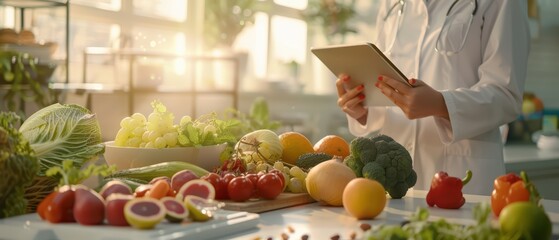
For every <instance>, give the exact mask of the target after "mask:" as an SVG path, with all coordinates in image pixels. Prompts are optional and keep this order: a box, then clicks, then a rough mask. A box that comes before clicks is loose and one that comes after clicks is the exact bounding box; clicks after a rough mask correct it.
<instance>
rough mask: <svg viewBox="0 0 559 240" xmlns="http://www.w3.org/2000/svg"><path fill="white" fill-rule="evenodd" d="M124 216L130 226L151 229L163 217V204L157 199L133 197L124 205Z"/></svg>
mask: <svg viewBox="0 0 559 240" xmlns="http://www.w3.org/2000/svg"><path fill="white" fill-rule="evenodd" d="M124 217H125V218H126V221H127V222H128V223H129V224H130V225H131V226H132V227H135V228H138V229H151V228H154V227H155V225H157V224H158V223H159V222H161V220H163V218H165V206H163V203H161V201H159V200H158V199H153V198H135V199H132V200H130V201H128V202H127V203H126V205H124Z"/></svg>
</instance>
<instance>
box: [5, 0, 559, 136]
mask: <svg viewBox="0 0 559 240" xmlns="http://www.w3.org/2000/svg"><path fill="white" fill-rule="evenodd" d="M527 1H528V5H529V9H528V13H529V16H530V28H531V33H532V47H531V55H530V59H529V67H528V79H527V81H526V86H525V87H526V91H527V92H528V95H529V96H528V97H527V99H529V100H530V101H529V102H526V104H525V107H524V114H523V115H522V116H519V119H518V120H517V121H515V122H513V123H511V124H509V128H508V134H507V135H506V136H505V137H506V139H507V140H508V141H507V142H508V143H513V142H526V141H531V140H530V139H531V137H532V134H533V133H534V132H536V131H538V130H542V128H544V127H546V128H549V129H550V130H553V131H555V130H556V128H557V115H558V114H559V113H558V110H557V109H559V101H557V94H556V93H555V91H557V89H559V82H558V81H557V80H556V79H557V76H559V68H557V62H558V60H559V18H557V16H558V15H559V2H558V1H556V0H527ZM379 2H380V1H379V0H372V1H369V0H367V1H365V0H359V1H357V0H236V1H232V0H231V1H222V0H188V1H187V0H71V1H68V0H0V28H1V29H2V31H1V32H0V51H1V52H3V55H2V56H4V57H8V59H14V58H13V56H12V55H9V56H8V54H7V53H10V54H14V53H20V55H18V56H19V58H18V59H21V61H22V62H23V63H25V64H24V65H29V62H32V65H33V66H35V68H36V69H35V70H36V71H35V72H36V73H35V74H36V75H37V76H32V77H31V78H29V79H27V78H25V76H26V75H24V74H23V75H21V76H23V77H21V78H22V80H21V83H20V85H21V86H22V87H17V88H15V87H13V86H14V85H13V83H8V82H6V81H5V80H4V82H2V81H0V85H2V88H0V96H2V102H3V103H8V100H7V99H6V98H4V97H5V96H6V95H8V96H10V97H12V100H11V101H12V102H13V104H12V106H11V108H15V109H18V110H21V111H22V112H24V113H27V114H29V113H32V112H34V111H35V110H36V109H38V108H40V107H41V106H42V105H45V104H47V103H49V102H51V101H54V100H57V101H61V102H68V103H78V104H81V105H84V106H86V107H88V108H90V109H91V110H92V111H93V112H95V113H96V114H97V116H98V118H99V121H100V124H101V129H102V130H103V133H102V134H103V138H104V139H105V140H111V139H113V138H114V136H115V135H116V132H117V131H118V128H119V125H118V124H119V120H120V119H122V118H123V117H125V116H129V115H130V114H132V113H134V112H141V113H144V114H146V113H149V112H150V111H151V106H150V105H149V103H150V102H151V101H152V100H153V99H160V100H161V101H162V102H163V103H165V104H166V105H167V106H168V107H169V108H170V110H171V111H172V112H174V113H175V114H176V115H177V116H182V115H193V116H199V115H201V114H203V113H207V112H212V111H218V112H219V111H223V110H224V109H227V108H236V109H239V110H241V111H248V108H249V107H250V104H251V103H252V102H253V101H254V99H256V98H257V97H265V98H266V100H267V102H268V104H269V108H270V111H271V113H272V117H273V118H274V119H276V120H279V121H280V122H282V126H283V130H285V131H287V130H296V131H299V132H302V133H304V134H305V135H307V136H308V137H309V139H311V140H312V141H316V140H318V139H320V138H322V137H323V136H325V135H328V134H337V135H340V136H346V137H347V138H348V139H350V138H351V136H350V135H349V133H348V131H347V126H346V119H345V116H344V115H343V114H342V113H341V111H340V110H339V109H338V108H337V106H336V94H335V88H334V80H335V77H334V76H333V75H332V74H331V73H330V72H329V71H328V70H327V69H325V67H323V65H322V64H321V63H320V62H319V61H318V60H317V59H316V58H315V57H314V56H312V55H311V54H310V51H309V48H310V47H312V46H323V45H327V44H337V43H349V42H359V41H374V36H375V34H376V22H375V19H376V11H377V8H378V4H379ZM14 34H15V35H14ZM21 53H25V54H21ZM4 59H6V58H4ZM2 61H4V60H0V62H2ZM22 66H23V65H22ZM2 71H4V73H6V72H7V70H6V69H3V70H2ZM21 71H22V72H25V71H26V69H25V68H23V69H22V70H21ZM0 75H2V76H3V77H7V78H8V79H9V78H10V76H8V75H9V74H8V75H6V74H0ZM17 76H20V75H18V74H15V75H14V76H12V78H14V77H16V78H17ZM37 79H38V80H39V82H38V85H34V84H33V83H30V82H32V81H31V80H37ZM0 80H2V79H0ZM33 86H35V87H33ZM20 88H22V89H24V90H21V91H19V90H18V91H17V92H15V93H14V92H13V91H14V89H20ZM25 89H27V90H25ZM10 91H12V93H10ZM12 95H16V96H15V97H14V96H12ZM17 95H23V96H24V97H22V98H19V97H17ZM37 96H39V97H37ZM37 99H39V100H37ZM534 99H536V102H535V103H534V102H533V101H532V100H534ZM1 105H2V109H3V110H5V109H6V108H9V107H10V106H7V104H1ZM544 119H545V121H544ZM544 122H545V123H544Z"/></svg>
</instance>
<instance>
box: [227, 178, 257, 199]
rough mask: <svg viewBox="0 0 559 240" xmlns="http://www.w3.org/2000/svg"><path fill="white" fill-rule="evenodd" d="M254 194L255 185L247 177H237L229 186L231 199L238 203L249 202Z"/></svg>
mask: <svg viewBox="0 0 559 240" xmlns="http://www.w3.org/2000/svg"><path fill="white" fill-rule="evenodd" d="M253 192H254V184H252V182H251V181H250V180H249V179H248V178H246V177H235V178H233V180H231V182H229V184H228V185H227V193H228V194H229V198H230V199H231V200H233V201H236V202H244V201H246V200H249V199H250V197H251V196H252V193H253Z"/></svg>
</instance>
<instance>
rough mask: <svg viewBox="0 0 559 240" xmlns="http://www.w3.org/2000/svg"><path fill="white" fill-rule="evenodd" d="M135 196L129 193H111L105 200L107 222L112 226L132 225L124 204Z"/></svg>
mask: <svg viewBox="0 0 559 240" xmlns="http://www.w3.org/2000/svg"><path fill="white" fill-rule="evenodd" d="M132 199H134V196H132V195H128V194H121V193H115V194H111V195H110V196H109V197H108V198H107V199H106V201H105V218H106V219H107V223H108V224H109V225H112V226H130V224H129V223H128V222H127V221H126V217H125V216H124V206H125V205H126V203H127V202H128V201H130V200H132Z"/></svg>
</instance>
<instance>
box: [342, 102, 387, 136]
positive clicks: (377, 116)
mask: <svg viewBox="0 0 559 240" xmlns="http://www.w3.org/2000/svg"><path fill="white" fill-rule="evenodd" d="M368 111H369V112H368V113H367V123H365V125H362V124H361V123H360V122H358V121H357V120H355V118H352V117H350V116H349V115H346V116H347V122H348V126H349V132H350V133H351V134H352V135H353V136H357V137H364V136H367V135H369V134H371V133H374V132H377V131H379V130H380V129H381V128H382V125H383V124H384V119H385V116H386V107H368Z"/></svg>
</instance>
